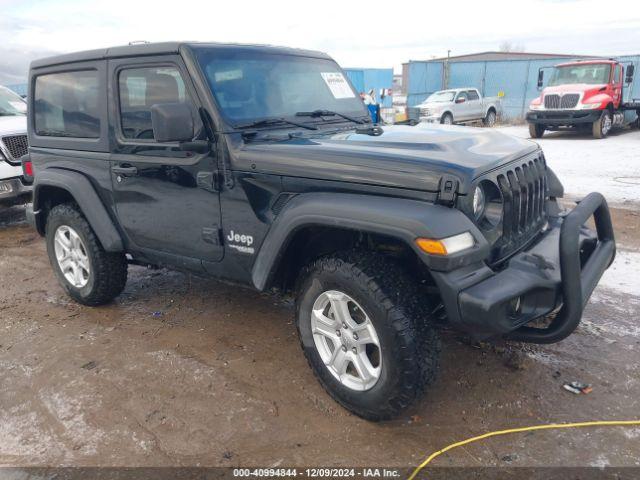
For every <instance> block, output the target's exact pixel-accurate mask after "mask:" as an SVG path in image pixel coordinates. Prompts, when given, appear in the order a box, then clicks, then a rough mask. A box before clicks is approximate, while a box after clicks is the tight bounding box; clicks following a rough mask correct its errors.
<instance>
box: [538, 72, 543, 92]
mask: <svg viewBox="0 0 640 480" xmlns="http://www.w3.org/2000/svg"><path fill="white" fill-rule="evenodd" d="M543 83H544V71H543V70H542V69H540V70H538V88H542V85H543Z"/></svg>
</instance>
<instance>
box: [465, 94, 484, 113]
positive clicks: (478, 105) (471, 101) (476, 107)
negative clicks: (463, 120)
mask: <svg viewBox="0 0 640 480" xmlns="http://www.w3.org/2000/svg"><path fill="white" fill-rule="evenodd" d="M467 109H468V112H469V119H470V120H477V119H479V118H484V106H483V105H482V100H480V94H478V91H477V90H469V91H467Z"/></svg>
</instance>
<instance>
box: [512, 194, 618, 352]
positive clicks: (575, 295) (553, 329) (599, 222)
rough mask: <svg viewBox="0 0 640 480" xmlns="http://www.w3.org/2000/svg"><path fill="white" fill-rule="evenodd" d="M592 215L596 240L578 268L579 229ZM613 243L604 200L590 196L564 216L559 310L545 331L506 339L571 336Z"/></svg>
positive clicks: (525, 330) (549, 339)
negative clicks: (560, 303) (560, 302)
mask: <svg viewBox="0 0 640 480" xmlns="http://www.w3.org/2000/svg"><path fill="white" fill-rule="evenodd" d="M591 216H593V217H594V220H595V225H596V232H597V237H598V241H597V243H596V245H595V247H594V249H593V251H592V252H591V255H590V256H589V258H588V259H587V260H586V262H585V263H584V265H581V259H580V242H579V238H580V230H581V227H582V226H583V225H584V224H585V223H586V222H587V221H588V220H589V218H590V217H591ZM615 253H616V244H615V238H614V234H613V226H612V224H611V215H610V214H609V207H608V206H607V201H606V200H605V198H604V197H603V196H602V195H601V194H600V193H597V192H594V193H590V194H589V195H587V196H586V197H585V198H584V199H583V200H582V201H580V202H579V203H578V205H577V206H576V208H574V209H573V210H572V211H571V212H569V214H567V215H566V216H565V217H564V219H563V222H562V226H561V228H560V272H561V278H562V282H561V283H562V307H561V308H560V311H559V312H558V314H557V315H556V317H555V318H554V319H553V320H552V322H551V323H550V325H549V326H548V327H546V328H535V327H528V326H522V327H519V328H518V329H516V330H514V331H513V332H511V333H510V334H508V336H507V338H509V339H510V340H515V341H520V342H528V343H555V342H559V341H560V340H563V339H564V338H566V337H568V336H569V335H571V333H572V332H573V331H574V330H575V329H576V328H577V327H578V325H579V324H580V319H581V318H582V312H583V310H584V307H585V305H586V303H587V301H588V300H589V297H590V296H591V293H592V292H593V290H594V288H595V287H596V285H597V283H598V281H599V280H600V277H601V276H602V274H603V273H604V271H605V270H606V269H607V268H608V267H609V265H611V263H612V262H613V259H614V257H615Z"/></svg>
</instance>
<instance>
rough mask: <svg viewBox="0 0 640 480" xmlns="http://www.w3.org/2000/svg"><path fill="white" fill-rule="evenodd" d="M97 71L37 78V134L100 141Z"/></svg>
mask: <svg viewBox="0 0 640 480" xmlns="http://www.w3.org/2000/svg"><path fill="white" fill-rule="evenodd" d="M98 90H99V80H98V72H97V71H96V70H81V71H74V72H61V73H50V74H43V75H39V76H38V77H36V79H35V88H34V114H35V123H34V127H35V132H36V134H37V135H40V136H48V137H74V138H99V137H100V105H99V98H98V96H99V91H98Z"/></svg>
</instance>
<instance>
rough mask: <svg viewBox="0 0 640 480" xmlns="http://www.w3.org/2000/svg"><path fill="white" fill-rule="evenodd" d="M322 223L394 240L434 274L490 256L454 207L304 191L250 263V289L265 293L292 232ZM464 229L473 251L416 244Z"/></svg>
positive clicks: (292, 203) (467, 221) (279, 220)
mask: <svg viewBox="0 0 640 480" xmlns="http://www.w3.org/2000/svg"><path fill="white" fill-rule="evenodd" d="M322 225H325V226H327V227H333V228H344V229H348V230H356V231H362V232H368V233H376V234H382V235H387V236H390V237H394V238H397V239H399V240H401V241H403V242H405V243H406V244H407V245H409V246H410V247H411V248H412V249H413V250H414V251H415V252H416V254H417V255H418V256H419V258H421V259H422V260H423V261H424V262H425V263H426V264H427V266H428V267H429V268H432V269H434V270H449V269H452V268H458V267H460V266H462V265H466V264H468V263H472V262H474V261H478V260H480V259H483V258H485V257H486V256H487V254H488V253H489V245H488V243H487V241H486V240H485V238H484V236H483V235H482V234H481V233H480V231H479V230H478V229H477V228H476V226H475V225H474V224H473V222H471V220H470V219H469V218H468V217H467V216H466V215H464V214H463V213H462V212H460V211H459V210H456V209H453V208H448V207H444V206H441V205H434V204H431V203H425V202H421V201H417V200H409V199H403V198H391V197H380V196H369V195H357V194H341V193H307V194H300V195H297V196H295V197H294V198H293V199H291V200H290V201H289V203H288V204H287V206H286V207H285V208H284V209H283V210H282V212H281V213H280V214H279V215H278V217H277V218H276V220H275V221H274V222H273V224H272V225H271V228H270V229H269V232H268V233H267V236H266V237H265V239H264V241H263V242H262V246H261V248H260V251H259V252H258V256H257V258H256V261H255V263H254V265H253V270H252V281H253V284H254V286H255V287H256V288H257V289H258V290H264V289H265V288H266V287H267V286H268V285H270V281H271V278H272V275H273V273H274V272H275V270H276V268H277V266H278V265H279V262H280V261H281V259H282V257H283V256H284V254H285V253H286V251H287V247H288V245H289V242H290V241H291V239H292V238H293V236H294V235H295V233H296V232H297V231H299V230H300V229H302V228H305V227H309V226H322ZM467 231H468V232H471V234H472V235H473V236H474V238H475V239H476V245H475V247H473V248H471V249H469V250H466V251H464V252H459V253H457V254H454V255H450V256H447V257H435V256H431V255H427V254H425V253H424V252H422V251H421V250H420V249H419V248H418V247H417V246H416V244H415V239H416V238H418V237H423V238H434V239H439V238H445V237H449V236H452V235H456V234H458V233H463V232H467Z"/></svg>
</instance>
